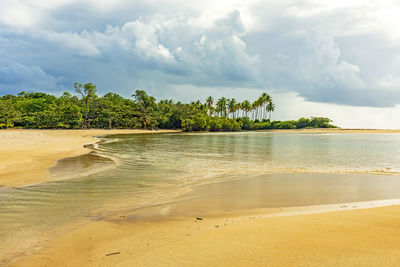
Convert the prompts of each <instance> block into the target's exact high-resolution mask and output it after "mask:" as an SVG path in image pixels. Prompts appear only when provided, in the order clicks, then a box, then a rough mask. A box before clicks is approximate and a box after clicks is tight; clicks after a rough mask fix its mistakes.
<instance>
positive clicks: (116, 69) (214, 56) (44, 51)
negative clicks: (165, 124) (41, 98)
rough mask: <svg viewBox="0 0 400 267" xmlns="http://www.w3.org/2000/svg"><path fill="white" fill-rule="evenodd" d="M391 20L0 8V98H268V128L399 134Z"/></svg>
mask: <svg viewBox="0 0 400 267" xmlns="http://www.w3.org/2000/svg"><path fill="white" fill-rule="evenodd" d="M398 14H400V1H398V0H395V1H391V0H386V1H371V0H352V1H348V0H347V1H342V0H336V1H323V0H297V1H295V0H274V1H272V0H270V1H268V0H264V1H259V0H247V1H235V0H230V1H225V0H220V1H215V0H212V1H211V0H202V1H181V0H175V1H161V0H157V1H154V0H146V1H133V0H57V1H53V0H51V1H50V0H1V8H0V95H4V94H16V93H18V92H20V91H22V90H24V91H42V92H47V93H51V94H55V95H60V94H61V93H62V92H64V91H69V92H73V83H74V82H81V83H86V82H93V83H94V84H96V85H97V88H98V90H99V94H104V93H106V92H109V91H112V92H116V93H118V94H120V95H122V96H124V97H130V96H131V95H132V93H133V92H134V91H135V90H137V89H142V90H146V91H147V92H148V93H149V94H151V95H153V96H155V97H156V98H157V99H174V100H176V101H185V102H186V101H187V102H189V101H194V100H198V99H200V100H205V98H206V97H207V96H209V95H212V96H214V98H218V97H221V96H225V97H228V98H232V97H234V98H236V99H237V100H238V101H243V100H244V99H249V100H255V99H256V98H257V97H258V96H259V95H260V94H261V92H268V93H269V94H270V95H271V96H272V97H273V99H274V101H275V103H276V106H277V108H276V111H275V112H274V114H273V119H277V120H286V119H298V118H300V117H310V116H325V117H329V118H331V119H332V120H333V122H334V124H336V125H338V126H340V127H345V128H397V129H398V128H400V31H399V29H400V16H399V15H398Z"/></svg>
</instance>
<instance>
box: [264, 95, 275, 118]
mask: <svg viewBox="0 0 400 267" xmlns="http://www.w3.org/2000/svg"><path fill="white" fill-rule="evenodd" d="M265 109H266V111H267V112H269V120H271V114H272V112H273V111H275V104H274V102H272V98H270V100H269V101H268V104H267V106H266V108H265Z"/></svg>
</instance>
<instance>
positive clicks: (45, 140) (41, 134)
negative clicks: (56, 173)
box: [0, 129, 176, 187]
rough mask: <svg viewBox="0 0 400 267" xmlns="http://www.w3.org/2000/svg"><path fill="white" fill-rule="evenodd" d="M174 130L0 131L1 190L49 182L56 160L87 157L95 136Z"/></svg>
mask: <svg viewBox="0 0 400 267" xmlns="http://www.w3.org/2000/svg"><path fill="white" fill-rule="evenodd" d="M162 132H176V131H174V130H158V131H150V130H101V129H95V130H19V129H7V130H0V186H7V187H17V186H24V185H29V184H35V183H41V182H46V181H49V177H50V176H49V172H48V169H49V168H50V167H52V166H54V164H55V163H56V162H57V160H59V159H62V158H67V157H74V156H78V155H83V154H86V153H89V152H90V150H89V149H86V148H85V147H84V146H85V145H89V144H93V143H94V142H96V139H95V138H94V137H95V136H101V135H110V134H136V133H162Z"/></svg>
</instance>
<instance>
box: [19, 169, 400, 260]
mask: <svg viewBox="0 0 400 267" xmlns="http://www.w3.org/2000/svg"><path fill="white" fill-rule="evenodd" d="M399 178H400V177H398V176H378V175H334V174H324V175H323V177H322V176H321V175H317V174H280V175H266V176H260V177H252V178H247V179H238V180H232V181H224V182H218V183H210V184H204V185H201V186H198V187H195V188H194V189H193V191H192V192H190V193H187V194H186V195H183V196H182V197H181V198H180V199H178V200H177V201H174V202H170V203H165V204H162V205H156V206H153V207H147V208H142V209H137V210H133V211H129V212H120V213H118V214H116V215H114V216H112V217H108V218H106V219H102V220H99V221H94V222H89V223H87V224H86V225H84V226H83V227H78V228H76V229H75V230H72V231H67V232H65V233H61V234H60V235H59V236H57V237H55V238H54V239H52V240H50V241H49V243H47V244H46V245H45V246H44V247H43V248H42V249H40V250H39V251H37V252H35V253H34V254H32V255H28V256H25V257H20V258H18V259H17V261H16V262H14V263H13V266H82V265H87V266H193V265H194V266H243V265H251V266H254V265H255V266H265V265H268V266H288V265H295V266H297V265H307V266H317V265H318V266H320V265H324V266H337V265H342V266H343V265H345V266H348V265H358V266H359V265H362V266H377V265H380V266H381V265H385V266H395V265H396V264H397V263H398V262H399V261H400V245H399V242H400V228H399V227H398V225H399V223H400V206H399V204H400V199H399V196H400V192H398V190H397V188H399V185H400V179H399ZM324 180H325V182H323V181H324ZM327 180H328V181H327ZM294 181H295V182H294ZM395 198H396V199H395ZM374 199H386V200H374ZM333 203H335V204H333ZM337 203H341V204H337ZM392 205H396V206H392ZM197 218H199V219H197Z"/></svg>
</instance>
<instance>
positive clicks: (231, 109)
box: [228, 98, 236, 118]
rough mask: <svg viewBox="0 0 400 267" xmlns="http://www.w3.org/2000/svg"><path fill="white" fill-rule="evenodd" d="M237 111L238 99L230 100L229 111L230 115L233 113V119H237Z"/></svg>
mask: <svg viewBox="0 0 400 267" xmlns="http://www.w3.org/2000/svg"><path fill="white" fill-rule="evenodd" d="M235 109H236V99H234V98H232V99H228V110H229V115H230V114H231V113H233V115H232V116H233V118H235V113H234V112H235V111H236V110H235Z"/></svg>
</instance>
